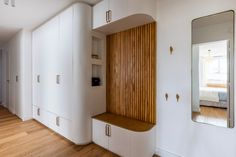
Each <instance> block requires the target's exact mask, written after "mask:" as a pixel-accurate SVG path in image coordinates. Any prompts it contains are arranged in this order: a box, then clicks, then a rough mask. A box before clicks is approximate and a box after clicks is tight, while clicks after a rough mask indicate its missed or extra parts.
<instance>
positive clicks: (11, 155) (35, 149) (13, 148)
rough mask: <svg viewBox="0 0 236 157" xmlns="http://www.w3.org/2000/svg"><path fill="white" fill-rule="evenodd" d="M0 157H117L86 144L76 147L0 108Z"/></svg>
mask: <svg viewBox="0 0 236 157" xmlns="http://www.w3.org/2000/svg"><path fill="white" fill-rule="evenodd" d="M0 157H117V155H115V154H113V153H111V152H108V151H106V150H105V149H103V148H101V147H99V146H97V145H95V144H93V143H92V144H89V145H87V146H76V145H74V144H73V143H71V142H69V141H68V140H66V139H64V138H62V137H61V136H59V135H57V134H55V133H54V132H53V131H52V130H49V129H48V128H46V127H45V126H43V125H41V124H39V123H38V122H36V121H34V120H30V121H26V122H22V121H21V120H20V119H19V118H17V117H16V116H14V115H12V114H11V113H9V112H8V111H7V110H6V109H4V108H3V107H0Z"/></svg>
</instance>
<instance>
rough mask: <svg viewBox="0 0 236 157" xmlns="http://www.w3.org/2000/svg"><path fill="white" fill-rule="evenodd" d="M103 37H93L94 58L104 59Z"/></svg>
mask: <svg viewBox="0 0 236 157" xmlns="http://www.w3.org/2000/svg"><path fill="white" fill-rule="evenodd" d="M102 43H103V42H102V39H100V38H97V37H94V36H93V38H92V56H91V57H92V59H102Z"/></svg>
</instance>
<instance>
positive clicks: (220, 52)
mask: <svg viewBox="0 0 236 157" xmlns="http://www.w3.org/2000/svg"><path fill="white" fill-rule="evenodd" d="M233 43H234V12H233V11H228V12H224V13H219V14H215V15H210V16H206V17H202V18H198V19H196V20H193V22H192V119H193V121H196V122H201V123H207V124H211V125H217V126H221V127H233V126H234V122H233V119H234V118H233V116H234V115H233V50H234V49H233Z"/></svg>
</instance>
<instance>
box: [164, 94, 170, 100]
mask: <svg viewBox="0 0 236 157" xmlns="http://www.w3.org/2000/svg"><path fill="white" fill-rule="evenodd" d="M168 97H169V95H168V93H166V94H165V98H166V101H167V100H168Z"/></svg>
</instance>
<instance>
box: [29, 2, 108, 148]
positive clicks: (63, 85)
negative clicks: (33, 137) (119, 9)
mask: <svg viewBox="0 0 236 157" xmlns="http://www.w3.org/2000/svg"><path fill="white" fill-rule="evenodd" d="M91 18H92V9H91V7H90V6H89V5H87V4H84V3H76V4H74V5H72V6H71V7H69V8H68V9H66V10H65V11H63V12H62V13H60V14H58V15H57V16H55V17H54V18H52V19H51V20H50V21H48V22H46V23H45V24H43V25H42V26H40V27H39V28H37V29H36V30H35V31H34V32H33V117H34V119H36V120H38V121H39V122H41V123H42V124H44V125H46V126H48V127H49V128H51V129H52V130H54V131H56V132H57V133H59V134H61V135H62V136H64V137H66V138H68V139H69V140H71V141H72V142H74V143H76V144H87V143H89V142H91V140H92V137H91V135H92V133H91V131H92V128H91V126H92V119H91V117H92V116H93V115H96V114H99V113H102V112H105V108H106V102H105V100H106V99H105V98H106V97H105V95H106V92H105V89H106V87H105V84H103V85H101V86H99V87H98V88H93V87H92V86H91V78H92V64H93V63H92V59H91V54H92V48H91V47H92V31H91V29H92V23H91V20H92V19H91ZM104 38H105V37H104ZM101 40H104V39H103V36H102V39H101ZM104 49H105V47H104ZM104 49H103V50H101V51H102V55H103V56H105V52H104ZM99 61H100V63H101V64H100V65H101V66H102V67H103V68H104V67H105V65H103V64H105V57H102V58H101V59H100V60H99ZM101 75H102V76H105V69H103V70H102V74H101ZM103 81H105V80H103Z"/></svg>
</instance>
